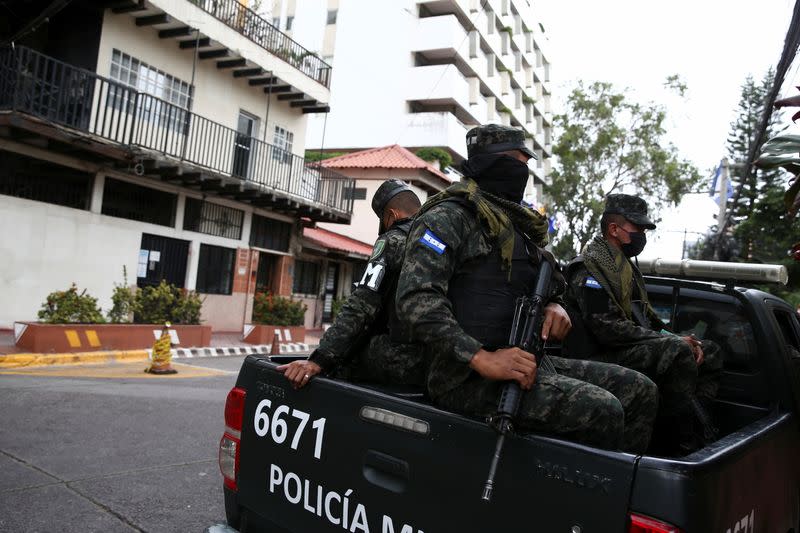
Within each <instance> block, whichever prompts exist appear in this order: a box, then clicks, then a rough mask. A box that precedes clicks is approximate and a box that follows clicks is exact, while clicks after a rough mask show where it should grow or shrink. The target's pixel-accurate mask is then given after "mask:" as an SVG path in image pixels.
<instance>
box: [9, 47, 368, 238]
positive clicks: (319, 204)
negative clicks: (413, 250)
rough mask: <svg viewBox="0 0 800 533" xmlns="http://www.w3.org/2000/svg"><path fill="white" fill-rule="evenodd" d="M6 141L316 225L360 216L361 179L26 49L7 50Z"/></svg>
mask: <svg viewBox="0 0 800 533" xmlns="http://www.w3.org/2000/svg"><path fill="white" fill-rule="evenodd" d="M3 111H6V113H3ZM9 111H11V112H12V113H8V112H9ZM0 135H7V136H8V137H10V138H11V139H13V140H15V141H16V140H19V139H28V140H31V144H32V145H34V146H38V145H41V139H42V138H46V139H47V146H48V149H49V150H50V151H56V150H60V151H63V152H64V153H69V154H71V155H73V156H75V154H76V153H78V152H81V155H82V156H83V157H82V159H88V160H94V161H99V162H103V163H105V164H113V165H115V166H116V167H117V168H118V169H120V170H121V171H123V172H125V171H128V172H132V173H135V174H138V175H142V174H144V175H146V176H148V177H152V178H157V179H161V180H163V181H167V182H171V183H175V184H179V185H182V186H185V187H189V188H195V189H199V190H202V191H204V192H207V193H209V194H216V195H219V196H224V197H228V198H232V199H235V200H238V201H243V202H248V203H251V204H253V205H255V206H258V207H264V208H270V209H272V210H274V211H279V212H285V213H287V214H295V215H300V216H307V217H310V218H312V219H313V220H319V221H326V222H348V221H349V220H350V217H351V214H352V210H353V200H352V197H353V195H352V190H353V188H354V187H355V181H354V180H353V179H350V178H346V177H344V176H341V175H339V174H337V173H336V172H333V171H331V170H329V169H325V168H323V167H321V166H320V165H319V164H312V163H307V162H306V161H305V160H304V159H303V158H302V157H299V156H296V155H294V154H292V153H290V152H288V151H286V150H283V149H281V148H279V147H277V146H274V145H271V144H268V143H265V142H263V141H260V140H258V139H256V138H253V137H248V136H245V135H242V134H241V133H239V132H237V131H236V130H233V129H231V128H228V127H226V126H223V125H222V124H219V123H217V122H213V121H211V120H208V119H207V118H204V117H202V116H200V115H197V114H195V113H191V112H189V111H187V110H186V109H184V108H181V107H178V106H175V105H173V104H170V103H169V102H166V101H164V100H161V99H159V98H156V97H154V96H151V95H149V94H146V93H143V92H140V91H137V90H135V89H132V88H130V87H128V86H126V85H122V84H120V83H118V82H115V81H112V80H109V79H107V78H104V77H102V76H98V75H97V74H95V73H94V72H90V71H88V70H84V69H80V68H77V67H73V66H71V65H68V64H66V63H62V62H60V61H57V60H55V59H53V58H51V57H48V56H45V55H43V54H41V53H39V52H36V51H34V50H31V49H28V48H24V47H16V48H15V49H12V48H2V49H0Z"/></svg>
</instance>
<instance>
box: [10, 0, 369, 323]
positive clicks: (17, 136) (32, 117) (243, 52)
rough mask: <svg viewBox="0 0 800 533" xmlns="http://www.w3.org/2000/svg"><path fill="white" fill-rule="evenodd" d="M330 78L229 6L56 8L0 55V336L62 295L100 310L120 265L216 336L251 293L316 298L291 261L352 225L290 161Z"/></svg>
mask: <svg viewBox="0 0 800 533" xmlns="http://www.w3.org/2000/svg"><path fill="white" fill-rule="evenodd" d="M31 4H36V3H35V2H32V3H31ZM34 7H35V6H28V5H26V4H25V3H20V4H19V6H18V7H15V10H17V11H16V13H17V16H18V17H19V18H20V19H22V18H23V17H25V15H28V16H30V18H31V19H34V18H35V17H36V16H37V15H38V13H35V12H30V11H31V10H32V9H34ZM26 11H28V12H27V13H26ZM330 79H331V68H330V66H329V65H328V64H327V63H326V62H325V61H323V60H322V59H321V58H320V57H318V55H316V54H314V53H312V52H311V51H309V50H308V49H307V48H305V47H303V46H302V45H300V44H299V43H298V42H296V41H295V40H293V39H291V38H290V37H289V36H288V35H286V34H285V33H283V32H281V31H279V30H278V29H277V28H275V27H274V26H272V25H271V24H270V21H269V20H268V19H265V18H263V17H261V16H259V15H258V14H256V13H254V12H253V11H251V10H250V9H248V8H247V7H245V5H243V3H240V2H238V1H237V0H108V1H100V2H98V1H95V0H74V1H73V2H71V3H69V4H68V5H67V6H66V7H64V8H63V9H62V10H61V11H59V12H58V13H57V14H55V15H53V16H51V17H50V18H49V19H48V20H46V21H40V22H39V27H38V28H37V30H36V31H35V32H30V31H29V32H27V33H25V34H24V35H22V36H21V37H20V38H19V40H18V41H17V42H15V43H13V46H6V47H3V48H0V168H2V171H0V227H1V228H3V231H2V232H0V255H2V257H3V261H2V265H0V280H2V281H3V283H2V287H3V288H2V297H1V298H0V302H2V304H0V328H7V327H10V326H11V324H12V323H13V322H14V321H23V320H35V319H36V312H37V310H38V308H39V306H40V305H41V303H42V302H43V301H44V299H45V297H46V295H47V294H48V293H50V292H52V291H56V290H63V289H66V288H67V287H69V285H70V283H72V282H75V283H76V284H77V285H78V286H79V287H80V288H86V289H88V292H89V293H90V294H92V295H93V296H95V297H98V299H99V303H100V305H101V306H102V307H103V308H104V309H106V310H107V309H108V308H109V306H110V296H111V292H112V289H113V286H114V284H115V283H120V282H122V278H123V267H124V268H125V270H127V275H128V281H129V282H130V283H132V284H137V285H139V286H140V287H141V286H145V285H150V284H157V283H159V281H160V280H162V279H165V280H167V281H169V282H171V283H173V284H175V285H177V286H179V287H183V288H187V289H193V290H196V291H198V292H199V293H201V294H202V295H203V296H204V297H205V303H204V306H203V318H204V320H205V322H206V323H209V324H211V325H212V326H213V327H214V328H215V329H217V330H224V331H233V330H239V329H240V328H241V327H242V324H243V323H244V322H247V321H249V317H250V313H251V305H252V304H251V302H252V296H253V294H254V293H255V292H256V291H267V290H268V291H271V292H273V293H277V294H284V295H289V294H300V293H305V292H306V290H307V289H306V287H307V286H311V285H313V286H320V285H323V284H324V283H326V282H327V280H325V279H323V276H324V273H325V271H326V269H325V265H324V264H321V265H319V266H318V268H316V269H315V270H314V271H313V272H312V273H311V274H314V275H318V276H319V277H320V280H318V282H316V283H312V282H313V281H314V280H310V277H309V276H310V275H311V274H309V273H308V272H306V271H307V270H308V269H305V270H304V272H305V274H304V277H303V279H302V280H301V279H300V278H299V276H297V275H296V272H295V262H294V256H295V255H296V254H297V253H298V252H299V250H300V249H301V247H302V243H301V241H302V229H303V228H302V226H303V225H307V224H308V223H309V222H332V223H346V222H348V221H349V220H350V217H351V213H352V205H353V188H354V180H352V179H350V178H345V177H343V176H341V175H338V174H337V173H335V172H334V171H332V170H329V169H324V168H322V167H320V166H319V165H316V164H308V163H307V162H306V161H305V160H304V158H303V154H304V152H305V148H306V142H305V139H306V127H307V122H308V117H309V116H311V115H313V114H314V113H320V112H326V111H328V103H329V101H330V91H329V82H330ZM301 220H302V222H301ZM341 275H342V278H343V279H344V276H345V275H346V273H342V274H341Z"/></svg>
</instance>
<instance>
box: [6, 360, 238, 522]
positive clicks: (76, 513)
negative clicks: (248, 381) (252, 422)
mask: <svg viewBox="0 0 800 533" xmlns="http://www.w3.org/2000/svg"><path fill="white" fill-rule="evenodd" d="M242 359H243V358H242V357H224V358H201V359H194V360H190V361H186V360H182V361H181V362H182V363H189V364H191V365H193V366H192V367H184V366H179V373H178V375H177V376H175V377H166V376H150V375H147V374H144V372H142V369H143V364H142V363H133V364H124V365H121V364H116V365H104V366H98V367H81V368H76V367H75V366H72V367H60V368H49V369H43V370H37V371H31V372H30V373H28V374H27V375H26V374H5V373H3V372H0V406H1V407H0V531H1V532H6V531H7V532H14V533H16V532H34V531H36V532H39V531H41V532H56V531H75V532H81V533H84V532H90V531H98V532H101V531H102V532H104V533H110V532H117V531H119V532H131V531H147V532H195V531H197V532H202V531H205V530H206V529H207V528H209V527H210V526H212V525H214V524H219V523H224V522H225V511H224V507H223V503H222V476H221V475H220V473H219V467H218V466H217V446H218V443H219V438H220V437H221V435H222V430H223V426H224V420H223V410H224V405H225V397H226V395H227V393H228V390H230V388H231V387H232V386H233V384H234V382H235V379H236V373H237V371H238V369H239V367H240V366H241V362H242ZM87 376H91V377H87Z"/></svg>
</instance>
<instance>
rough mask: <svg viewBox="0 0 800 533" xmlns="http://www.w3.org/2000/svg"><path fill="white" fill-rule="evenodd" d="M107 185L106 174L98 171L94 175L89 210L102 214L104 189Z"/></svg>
mask: <svg viewBox="0 0 800 533" xmlns="http://www.w3.org/2000/svg"><path fill="white" fill-rule="evenodd" d="M105 186H106V175H105V174H103V173H102V172H98V173H97V174H95V176H94V184H93V186H92V197H91V199H90V200H89V211H91V212H92V213H97V214H100V213H101V212H102V209H103V190H104V189H105Z"/></svg>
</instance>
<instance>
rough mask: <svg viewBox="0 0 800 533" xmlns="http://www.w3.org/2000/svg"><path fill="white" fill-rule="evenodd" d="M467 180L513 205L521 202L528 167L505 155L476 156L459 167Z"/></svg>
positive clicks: (526, 181)
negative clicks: (474, 182) (470, 179)
mask: <svg viewBox="0 0 800 533" xmlns="http://www.w3.org/2000/svg"><path fill="white" fill-rule="evenodd" d="M461 169H462V170H463V171H464V174H465V175H466V176H467V177H468V178H472V179H473V180H475V181H476V182H477V183H478V186H479V187H480V188H481V189H482V190H484V191H486V192H488V193H491V194H494V195H496V196H499V197H501V198H505V199H506V200H509V201H511V202H514V203H520V202H522V196H523V195H524V194H525V185H526V184H527V183H528V165H527V164H525V163H523V162H522V161H520V160H519V159H516V158H514V157H511V156H510V155H506V154H478V155H474V156H472V157H470V158H469V159H467V160H466V161H464V163H462V165H461Z"/></svg>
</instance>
